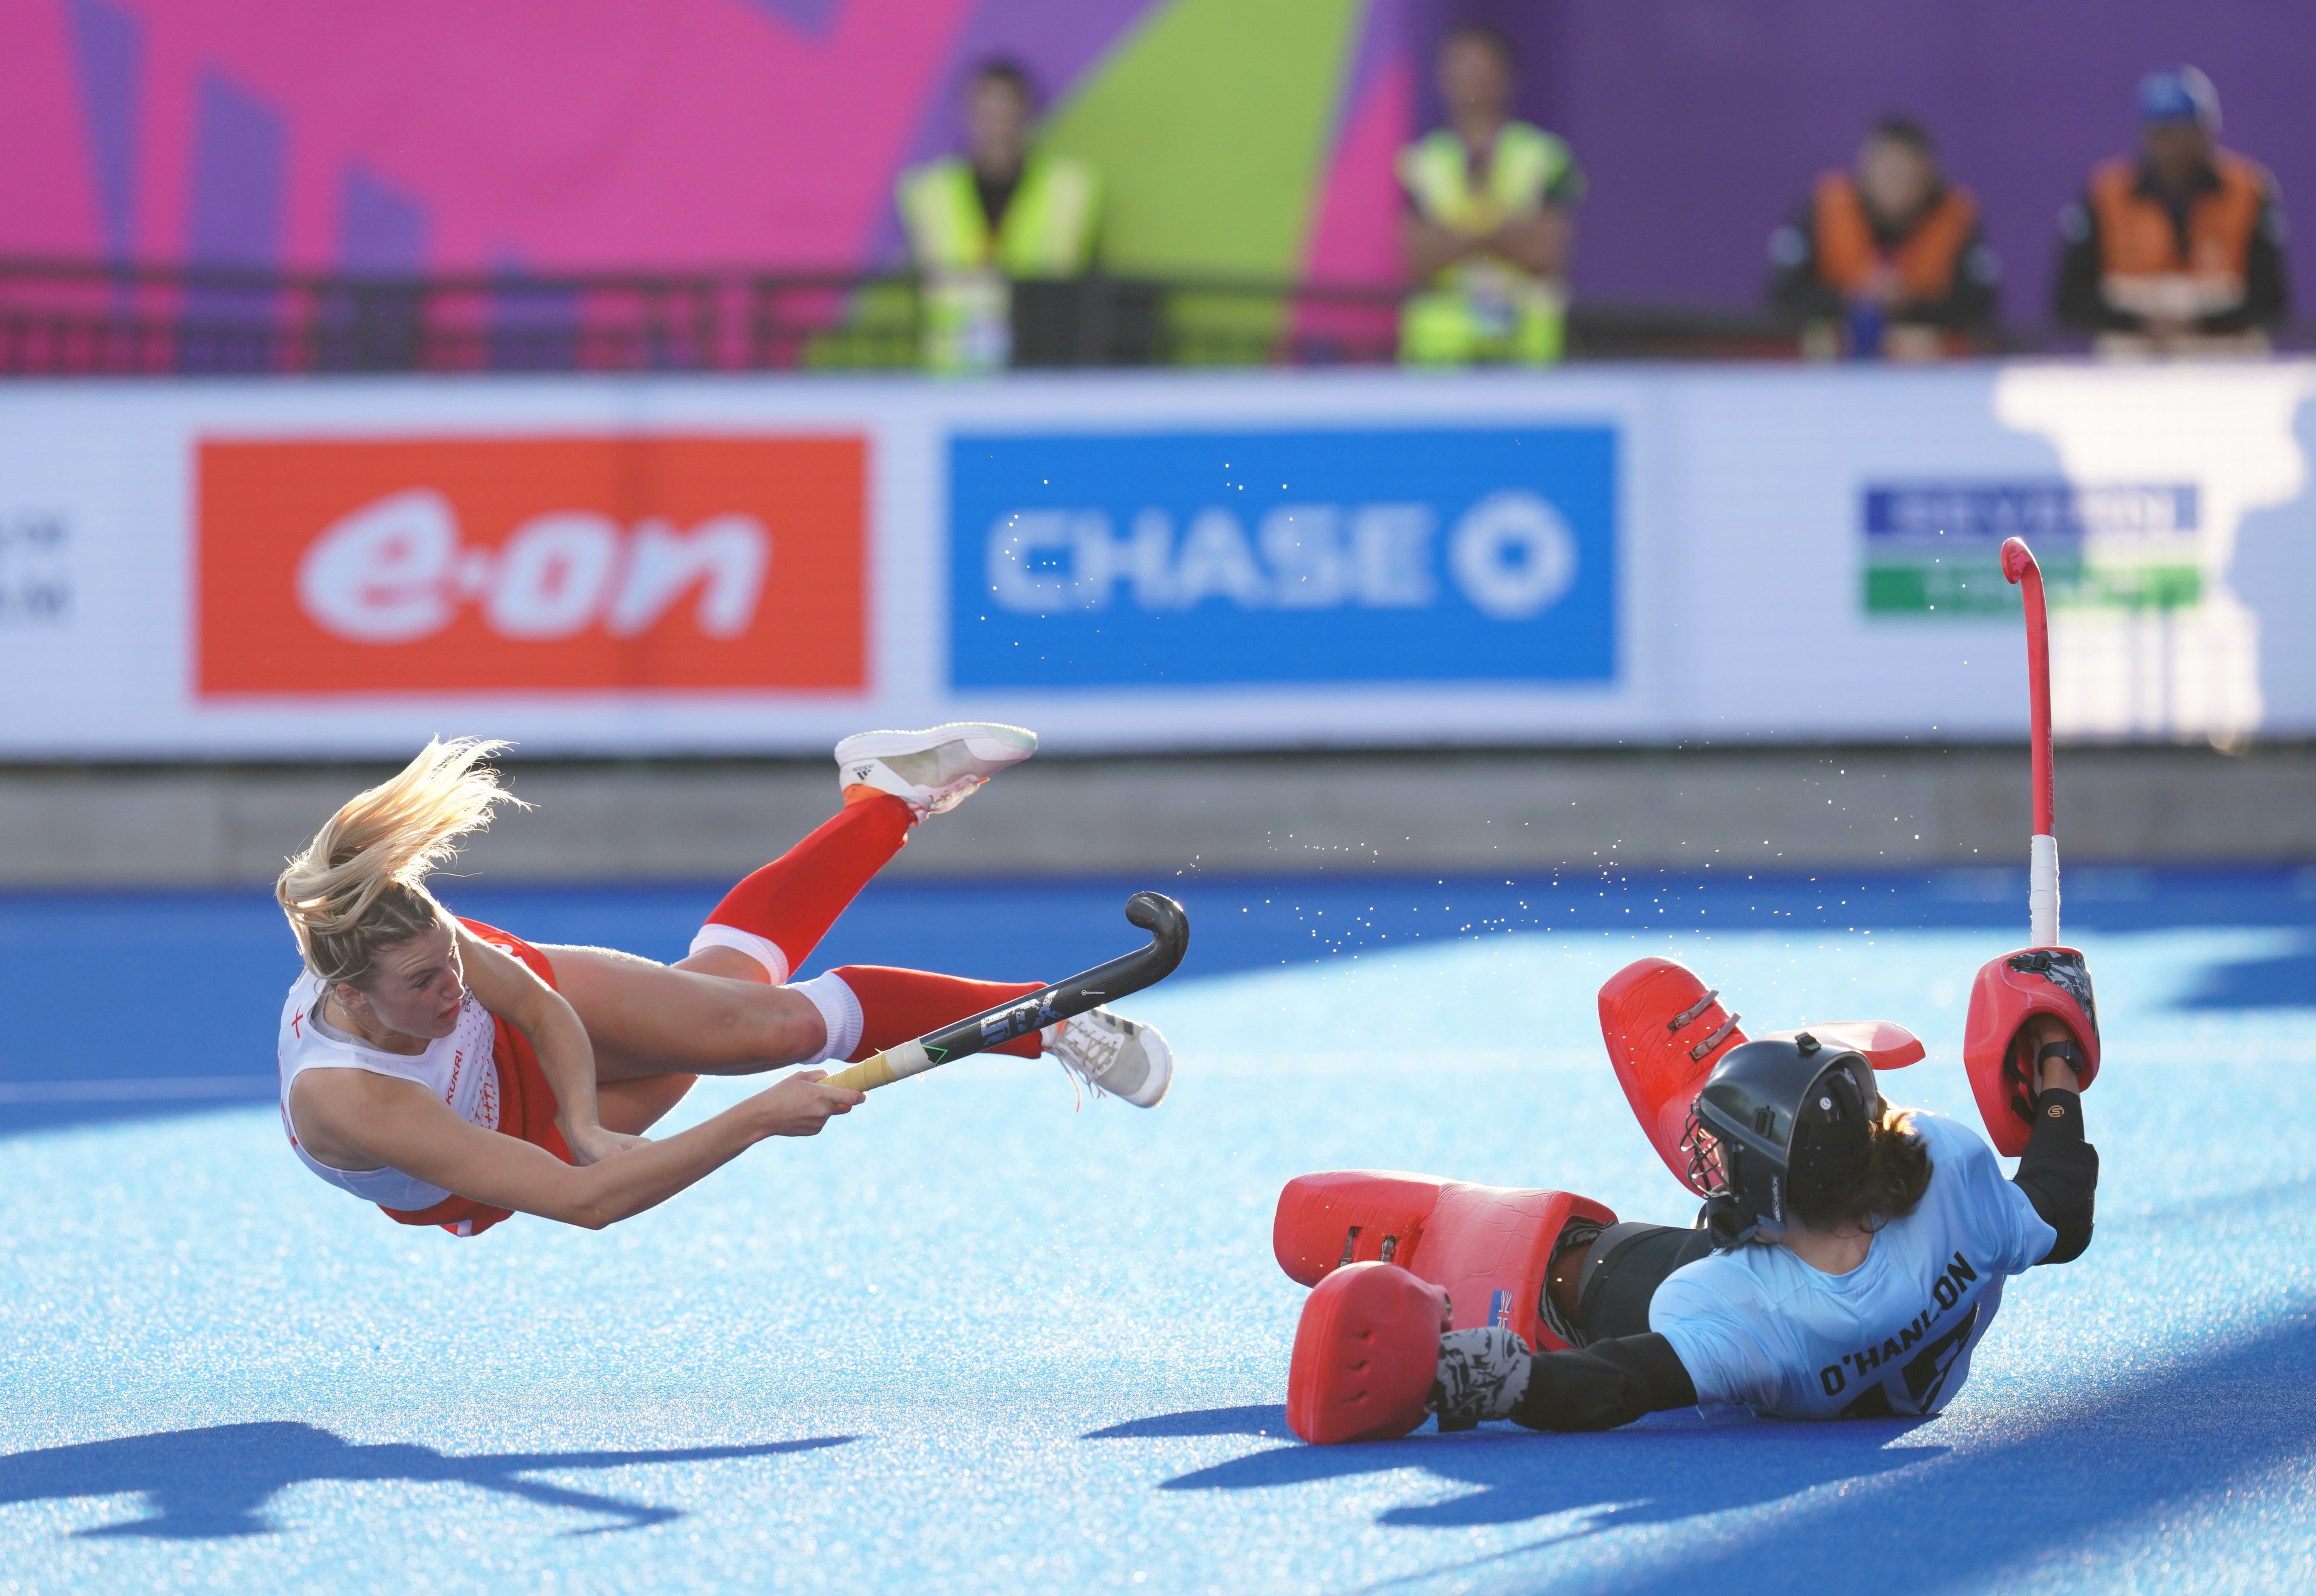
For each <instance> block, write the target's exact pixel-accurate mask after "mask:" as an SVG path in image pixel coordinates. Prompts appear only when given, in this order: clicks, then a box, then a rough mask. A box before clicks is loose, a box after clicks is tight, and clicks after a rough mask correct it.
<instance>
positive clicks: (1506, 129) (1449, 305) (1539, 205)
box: [1399, 24, 1584, 366]
mask: <svg viewBox="0 0 2316 1596" xmlns="http://www.w3.org/2000/svg"><path fill="white" fill-rule="evenodd" d="M1514 84H1515V78H1514V63H1513V59H1512V49H1511V44H1510V41H1509V40H1506V39H1505V38H1504V37H1503V35H1501V34H1500V33H1498V32H1496V31H1494V30H1492V29H1490V28H1484V27H1480V26H1477V25H1474V24H1465V25H1464V26H1462V27H1457V28H1454V29H1450V30H1449V31H1448V35H1447V37H1446V38H1444V39H1442V40H1440V42H1439V94H1440V98H1441V99H1442V100H1444V101H1445V102H1446V103H1447V107H1448V126H1447V127H1444V128H1440V129H1436V130H1435V131H1433V132H1431V133H1430V134H1427V135H1426V136H1425V137H1423V138H1420V139H1418V140H1417V141H1416V142H1415V143H1413V144H1411V145H1409V146H1408V147H1406V148H1404V149H1403V150H1401V151H1400V152H1399V182H1400V186H1401V188H1402V189H1403V191H1404V192H1405V195H1406V202H1407V211H1406V216H1405V218H1404V219H1403V221H1402V223H1401V227H1400V239H1401V249H1402V251H1403V254H1404V255H1405V257H1406V261H1407V271H1408V275H1409V276H1411V277H1412V278H1413V279H1414V280H1415V281H1417V282H1419V283H1421V284H1422V285H1423V286H1422V287H1421V288H1420V289H1419V290H1417V291H1416V292H1415V293H1413V294H1412V295H1410V296H1409V297H1408V299H1407V301H1406V303H1405V304H1404V305H1403V307H1402V308H1401V311H1400V333H1399V352H1400V359H1401V360H1402V361H1404V362H1406V363H1407V364H1409V365H1415V366H1461V365H1468V364H1471V363H1472V362H1474V361H1510V362H1512V363H1515V364H1519V365H1548V364H1550V363H1552V362H1553V361H1557V360H1559V359H1560V358H1561V355H1562V353H1563V348H1564V345H1565V343H1566V320H1567V308H1568V286H1567V285H1568V264H1569V259H1570V255H1571V254H1572V249H1573V245H1574V243H1575V223H1574V221H1573V220H1572V218H1571V216H1570V212H1571V210H1572V209H1573V208H1574V206H1575V205H1576V203H1577V201H1580V200H1581V199H1582V198H1583V197H1584V174H1583V173H1582V172H1581V171H1580V170H1579V169H1578V167H1577V165H1576V161H1575V157H1574V156H1572V155H1570V154H1569V151H1568V146H1567V145H1565V144H1563V142H1561V140H1560V139H1558V138H1554V136H1553V135H1552V134H1550V133H1547V132H1545V131H1544V130H1543V129H1540V128H1536V127H1532V126H1530V125H1529V124H1528V123H1527V122H1524V121H1519V120H1516V119H1514V117H1513V116H1512V114H1511V105H1512V90H1513V87H1514Z"/></svg>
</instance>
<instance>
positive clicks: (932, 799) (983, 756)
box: [836, 720, 1038, 816]
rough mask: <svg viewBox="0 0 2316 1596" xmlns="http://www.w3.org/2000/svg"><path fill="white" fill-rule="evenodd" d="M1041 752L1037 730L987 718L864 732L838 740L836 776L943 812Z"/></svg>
mask: <svg viewBox="0 0 2316 1596" xmlns="http://www.w3.org/2000/svg"><path fill="white" fill-rule="evenodd" d="M1037 752H1038V734H1037V733H1035V732H1033V731H1025V730H1023V729H1022V728H1021V727H1018V726H996V725H992V724H989V723H986V722H983V721H972V720H967V721H958V722H957V723H955V724H953V725H949V726H936V727H928V728H927V729H926V730H924V731H921V732H860V733H856V734H855V735H853V736H850V737H847V738H845V739H844V741H842V743H839V744H838V745H836V780H837V783H838V785H839V786H841V787H844V788H848V789H850V788H854V787H873V788H875V789H877V791H879V792H889V793H891V794H892V795H893V796H894V797H895V798H900V799H903V800H904V801H905V802H906V803H907V804H908V806H909V807H911V808H913V809H914V810H915V811H916V812H917V813H918V814H919V815H920V816H925V815H943V814H946V813H948V812H949V810H951V809H954V808H956V807H958V805H959V804H961V803H963V802H965V800H966V799H967V798H971V797H972V796H973V794H974V791H975V789H977V788H979V787H980V786H981V784H982V783H983V782H984V781H986V780H989V778H991V777H992V776H994V775H995V774H996V773H997V772H998V771H1002V770H1003V769H1004V768H1005V767H1006V766H1007V765H1016V764H1020V762H1022V761H1023V760H1025V759H1027V758H1029V756H1030V755H1031V754H1033V753H1037Z"/></svg>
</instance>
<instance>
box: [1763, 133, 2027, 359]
mask: <svg viewBox="0 0 2316 1596" xmlns="http://www.w3.org/2000/svg"><path fill="white" fill-rule="evenodd" d="M1769 260H1770V263H1771V266H1772V269H1773V275H1772V276H1771V278H1770V281H1769V302H1770V303H1771V304H1772V305H1773V306H1775V307H1776V308H1777V309H1780V310H1783V311H1786V313H1788V314H1789V315H1792V316H1794V317H1797V318H1798V319H1799V320H1800V321H1801V322H1802V324H1803V325H1804V343H1805V344H1807V345H1808V346H1809V347H1810V348H1811V350H1812V352H1823V353H1836V352H1844V353H1848V354H1850V355H1853V356H1856V357H1857V358H1860V359H1865V358H1868V357H1872V356H1875V355H1881V356H1885V357H1887V358H1889V359H1891V360H1936V359H1937V358H1938V357H1939V356H1941V355H1943V354H1946V353H1954V352H1963V351H1964V350H1967V349H1969V348H1971V347H1972V346H1973V345H1983V344H1986V343H1991V341H1992V339H1993V336H1994V331H1995V318H1996V315H1997V292H1998V283H1999V281H2000V278H2001V267H2000V263H1998V262H1997V261H1996V260H1995V258H1994V252H1993V251H1992V250H1991V249H1989V248H1988V247H1987V246H1986V237H1985V235H1984V233H1983V231H1982V229H1981V227H1980V225H1979V215H1978V201H1976V200H1974V199H1973V198H1972V196H1971V192H1970V191H1969V190H1968V189H1965V188H1961V187H1958V186H1956V185H1955V184H1954V183H1949V182H1947V181H1946V173H1945V171H1944V170H1943V169H1942V168H1941V166H1940V165H1939V162H1938V156H1937V147H1936V146H1935V145H1933V144H1932V143H1931V141H1930V136H1929V132H1928V131H1927V130H1925V129H1924V128H1923V127H1922V125H1921V124H1920V122H1917V121H1915V120H1912V119H1911V117H1902V116H1892V117H1884V119H1883V120H1880V121H1879V122H1876V123H1875V125H1874V127H1873V129H1871V130H1870V131H1868V132H1867V134H1866V141H1865V143H1863V144H1861V145H1860V146H1858V149H1857V161H1856V163H1855V164H1854V165H1853V166H1852V167H1851V169H1850V170H1849V171H1848V172H1829V173H1827V174H1825V175H1824V176H1822V177H1821V178H1819V179H1818V180H1817V187H1816V189H1815V190H1814V191H1813V192H1812V194H1811V196H1810V199H1809V201H1808V202H1807V203H1806V204H1804V205H1803V206H1802V207H1801V208H1800V209H1799V210H1796V211H1795V213H1794V217H1793V219H1792V220H1790V221H1788V222H1787V223H1786V225H1785V226H1783V227H1779V228H1778V229H1777V231H1776V232H1775V233H1772V234H1771V235H1770V236H1769Z"/></svg>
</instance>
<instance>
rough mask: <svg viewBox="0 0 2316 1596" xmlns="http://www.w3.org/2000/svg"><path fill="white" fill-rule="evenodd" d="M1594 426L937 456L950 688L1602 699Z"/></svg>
mask: <svg viewBox="0 0 2316 1596" xmlns="http://www.w3.org/2000/svg"><path fill="white" fill-rule="evenodd" d="M1616 452H1617V436H1616V433H1615V432H1614V431H1613V430H1612V429H1610V428H1607V427H1561V428H1548V429H1547V428H1531V429H1522V430H1502V431H1481V430H1475V429H1437V430H1433V429H1421V428H1406V429H1394V430H1373V429H1360V430H1352V429H1342V430H1331V431H1316V430H1310V431H1293V432H1271V431H1252V430H1250V431H1242V432H1175V433H1144V432H1128V433H1123V434H1117V435H1108V436H1086V435H1083V434H1069V433H1064V434H1047V435H1043V436H1020V435H1010V436H999V437H991V436H983V435H975V434H966V435H962V436H958V437H957V438H955V439H953V440H952V441H951V442H950V444H949V482H950V487H949V495H950V500H949V502H950V507H951V508H950V527H949V550H950V560H951V565H950V573H949V581H950V599H951V611H950V639H951V647H952V650H953V652H952V656H951V657H952V662H953V667H952V680H953V682H955V684H956V685H957V686H958V687H959V688H1013V687H1021V688H1048V689H1050V688H1064V689H1068V688H1101V687H1122V686H1128V685H1153V684H1160V683H1167V682H1177V683H1207V684H1223V683H1240V684H1246V683H1258V682H1260V683H1280V682H1608V681H1610V680H1612V679H1613V678H1614V677H1615V675H1616V666H1617V659H1616V619H1617V609H1616V597H1617V468H1616V467H1617V462H1616Z"/></svg>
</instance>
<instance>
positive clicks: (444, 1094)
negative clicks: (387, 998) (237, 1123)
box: [275, 970, 499, 1213]
mask: <svg viewBox="0 0 2316 1596" xmlns="http://www.w3.org/2000/svg"><path fill="white" fill-rule="evenodd" d="M321 1006H322V981H321V977H320V976H316V975H315V974H314V972H313V971H311V970H306V971H302V972H300V974H299V975H298V979H297V980H296V981H294V982H292V983H291V984H290V997H289V1001H287V1002H286V1003H283V1004H282V1005H281V1036H280V1039H279V1041H278V1043H277V1045H276V1049H275V1051H276V1054H277V1056H278V1057H280V1059H281V1128H282V1131H283V1132H284V1133H285V1134H286V1135H287V1136H288V1137H290V1147H291V1148H292V1149H294V1150H295V1151H296V1153H297V1155H298V1160H299V1161H300V1162H301V1163H303V1164H305V1166H306V1167H307V1169H309V1170H312V1171H313V1172H315V1173H316V1174H317V1175H319V1176H321V1177H322V1179H324V1180H325V1181H328V1182H329V1183H330V1184H331V1185H333V1186H335V1187H336V1188H338V1190H341V1191H351V1192H352V1193H353V1194H354V1195H355V1196H356V1197H359V1198H361V1199H362V1200H363V1201H364V1202H374V1203H376V1204H378V1205H379V1207H380V1208H399V1209H401V1210H403V1211H404V1212H405V1213H407V1212H410V1211H413V1210H415V1209H419V1208H432V1207H433V1206H434V1205H435V1204H436V1203H438V1202H442V1201H445V1200H447V1199H449V1198H450V1195H451V1194H450V1192H448V1191H445V1190H443V1189H442V1188H441V1187H440V1186H430V1185H428V1184H427V1183H426V1182H425V1181H421V1180H417V1179H415V1178H414V1177H413V1176H410V1175H405V1174H404V1173H403V1172H401V1171H400V1170H397V1169H374V1170H364V1171H361V1172H355V1171H352V1170H343V1169H332V1168H331V1167H330V1166H329V1165H328V1164H324V1163H322V1162H320V1161H319V1160H318V1159H316V1158H315V1156H314V1155H312V1154H310V1153H308V1152H307V1151H306V1149H305V1148H304V1147H303V1146H299V1144H298V1128H297V1124H296V1122H295V1121H293V1120H292V1119H290V1086H291V1085H292V1084H293V1083H295V1082H296V1081H297V1079H298V1075H299V1074H302V1073H304V1072H305V1071H307V1070H309V1069H359V1070H368V1071H370V1073H371V1074H375V1075H392V1076H394V1077H395V1078H396V1079H397V1080H403V1081H415V1082H417V1083H418V1084H420V1085H421V1086H423V1087H425V1088H426V1090H427V1091H429V1092H432V1093H433V1094H434V1095H435V1096H437V1097H439V1098H441V1100H442V1101H444V1102H446V1103H448V1104H450V1111H451V1112H452V1113H454V1114H456V1115H458V1116H459V1118H460V1119H467V1120H470V1121H472V1122H473V1123H474V1124H477V1125H479V1126H481V1127H482V1128H484V1129H485V1130H496V1129H497V1128H499V1072H498V1065H497V1062H496V1060H495V1059H494V1057H493V1052H492V1050H493V1048H494V1044H495V1043H496V1040H497V1033H496V1030H495V1023H496V1022H495V1021H493V1019H492V1018H491V1014H490V1011H489V1010H487V1009H485V1008H484V1007H483V1005H482V1004H480V1003H477V1002H476V1001H475V998H474V994H472V993H468V994H467V1001H466V1004H465V1006H464V1007H463V1008H461V1009H460V1010H459V1024H458V1028H457V1029H456V1030H453V1031H451V1032H450V1035H449V1036H446V1037H442V1038H439V1039H436V1040H435V1041H432V1042H430V1043H429V1044H427V1048H426V1051H425V1052H423V1053H417V1054H403V1053H384V1052H380V1051H379V1050H378V1049H376V1048H366V1047H364V1046H362V1044H361V1041H359V1040H358V1039H354V1038H351V1037H346V1036H343V1034H341V1035H337V1036H333V1035H331V1034H329V1033H327V1032H325V1030H323V1029H322V1028H321V1026H320V1025H318V1024H316V1021H315V1015H316V1012H318V1011H319V1010H320V1008H321Z"/></svg>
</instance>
